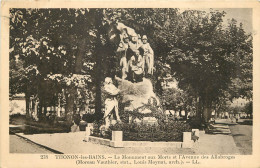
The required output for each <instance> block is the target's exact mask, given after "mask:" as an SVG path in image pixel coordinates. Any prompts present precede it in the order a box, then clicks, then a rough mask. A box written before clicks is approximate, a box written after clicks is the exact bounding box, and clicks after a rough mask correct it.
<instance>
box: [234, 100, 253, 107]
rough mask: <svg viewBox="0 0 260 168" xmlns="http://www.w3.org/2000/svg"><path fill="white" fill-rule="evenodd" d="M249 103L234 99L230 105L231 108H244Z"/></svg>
mask: <svg viewBox="0 0 260 168" xmlns="http://www.w3.org/2000/svg"><path fill="white" fill-rule="evenodd" d="M248 102H249V101H248V100H246V99H243V98H238V99H234V100H233V102H232V103H231V105H230V106H231V107H244V106H245V105H246V103H248Z"/></svg>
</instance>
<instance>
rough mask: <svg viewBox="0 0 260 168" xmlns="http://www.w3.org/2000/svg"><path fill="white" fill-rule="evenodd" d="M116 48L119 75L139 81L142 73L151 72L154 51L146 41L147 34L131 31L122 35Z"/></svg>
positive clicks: (132, 80)
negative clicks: (130, 33) (119, 68)
mask: <svg viewBox="0 0 260 168" xmlns="http://www.w3.org/2000/svg"><path fill="white" fill-rule="evenodd" d="M122 36H123V37H122V41H121V43H120V44H119V47H118V49H117V53H118V56H119V57H120V67H121V71H122V72H121V77H122V79H126V80H129V81H131V82H141V81H142V78H143V76H144V75H147V74H150V75H152V74H153V69H154V52H153V49H152V48H151V46H150V44H149V43H148V42H147V36H146V35H143V37H142V39H141V36H140V35H137V34H135V33H133V34H132V35H130V37H129V36H128V34H126V33H125V34H123V35H122Z"/></svg>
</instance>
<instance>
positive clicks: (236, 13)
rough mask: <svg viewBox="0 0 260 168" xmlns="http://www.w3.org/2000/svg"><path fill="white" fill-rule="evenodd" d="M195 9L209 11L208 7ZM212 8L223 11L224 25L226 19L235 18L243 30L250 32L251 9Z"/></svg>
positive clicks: (226, 21)
mask: <svg viewBox="0 0 260 168" xmlns="http://www.w3.org/2000/svg"><path fill="white" fill-rule="evenodd" d="M184 10H187V9H180V11H181V12H182V11H184ZM196 10H204V11H206V12H209V11H210V9H209V8H207V9H196ZM213 10H218V11H220V12H221V11H225V12H226V15H225V17H224V25H227V23H228V20H231V19H232V18H234V19H236V20H237V22H238V24H239V23H242V24H243V27H244V29H245V31H246V32H247V33H251V32H252V29H253V28H252V27H253V26H252V9H251V8H213Z"/></svg>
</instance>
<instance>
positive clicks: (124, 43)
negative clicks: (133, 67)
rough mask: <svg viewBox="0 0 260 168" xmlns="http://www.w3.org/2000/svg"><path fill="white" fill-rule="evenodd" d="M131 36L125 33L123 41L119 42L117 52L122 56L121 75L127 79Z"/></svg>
mask: <svg viewBox="0 0 260 168" xmlns="http://www.w3.org/2000/svg"><path fill="white" fill-rule="evenodd" d="M128 43H129V38H128V35H127V34H124V35H123V41H121V43H120V44H119V47H118V49H117V53H118V54H119V56H120V68H121V72H122V73H121V76H122V79H126V77H127V73H128V63H127V58H126V51H127V49H128V45H129V44H128Z"/></svg>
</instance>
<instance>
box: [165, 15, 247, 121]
mask: <svg viewBox="0 0 260 168" xmlns="http://www.w3.org/2000/svg"><path fill="white" fill-rule="evenodd" d="M224 15H225V13H224V12H222V13H221V12H214V11H211V12H210V13H208V14H207V13H206V12H203V11H196V10H189V11H184V12H183V13H182V14H181V16H180V17H181V18H182V20H181V23H179V25H178V26H179V28H177V30H178V35H179V37H182V40H177V41H173V40H171V41H170V40H169V42H170V43H171V44H172V46H174V47H173V48H172V50H171V51H170V52H169V54H168V61H169V62H170V65H171V70H172V73H173V74H174V77H176V79H177V80H178V81H179V87H180V88H182V89H183V90H188V91H189V92H190V93H194V96H195V97H198V99H199V105H200V108H199V109H200V113H199V114H201V113H202V111H203V113H202V114H203V118H204V122H207V121H208V120H209V118H210V114H211V111H212V107H213V104H214V102H216V101H217V100H218V99H219V98H221V97H223V96H224V92H225V91H227V92H230V91H232V89H230V85H231V83H232V80H233V79H236V78H239V79H241V80H245V79H246V78H244V77H243V76H241V75H240V74H241V73H242V72H243V71H249V72H250V71H251V70H252V69H251V67H250V65H252V62H251V61H250V60H251V57H252V44H251V41H250V35H246V34H245V32H244V31H243V28H242V26H240V28H239V29H238V28H237V27H236V24H234V23H233V22H231V23H230V26H229V27H228V28H227V29H224V28H223V26H222V21H223V20H222V18H223V16H224ZM175 34H177V32H176V33H175ZM238 34H239V35H238ZM242 55H243V56H242ZM248 58H249V59H248ZM245 64H246V65H245ZM249 78H250V76H247V83H248V84H250V79H249ZM249 90H250V89H249Z"/></svg>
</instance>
